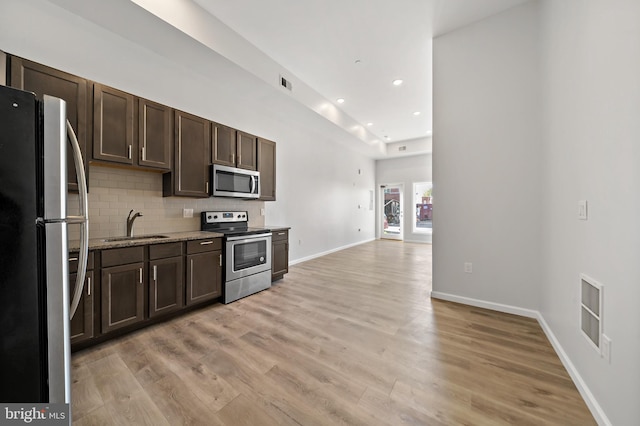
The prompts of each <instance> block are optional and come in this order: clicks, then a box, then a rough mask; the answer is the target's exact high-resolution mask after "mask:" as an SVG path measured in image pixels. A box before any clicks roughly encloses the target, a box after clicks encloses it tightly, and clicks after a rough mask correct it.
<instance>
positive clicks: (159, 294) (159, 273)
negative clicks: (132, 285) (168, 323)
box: [149, 256, 184, 318]
mask: <svg viewBox="0 0 640 426" xmlns="http://www.w3.org/2000/svg"><path fill="white" fill-rule="evenodd" d="M183 263H184V258H183V257H182V256H179V257H171V258H168V259H159V260H152V261H151V262H149V318H154V317H156V316H159V315H163V314H166V313H169V312H173V311H176V310H178V309H180V308H181V307H182V306H183V305H184V287H183V280H184V279H183V276H184V275H183Z"/></svg>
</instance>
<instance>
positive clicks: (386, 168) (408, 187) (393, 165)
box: [376, 154, 436, 243]
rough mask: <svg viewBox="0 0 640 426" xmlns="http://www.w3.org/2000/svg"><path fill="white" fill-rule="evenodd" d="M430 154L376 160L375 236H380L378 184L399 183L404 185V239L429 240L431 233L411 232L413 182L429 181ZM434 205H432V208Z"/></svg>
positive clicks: (430, 177) (412, 220)
mask: <svg viewBox="0 0 640 426" xmlns="http://www.w3.org/2000/svg"><path fill="white" fill-rule="evenodd" d="M431 161H432V159H431V154H423V155H415V156H412V157H402V158H392V159H388V160H378V161H376V238H380V220H381V214H380V211H381V206H380V203H381V200H380V191H379V188H380V185H384V184H396V183H401V184H403V185H404V200H403V206H402V209H403V211H404V219H403V222H402V226H403V236H404V240H405V241H414V242H424V243H430V242H431V234H430V233H429V234H425V233H419V232H413V224H414V221H415V214H413V212H414V211H415V206H414V204H413V184H414V183H415V182H431V180H432V175H431ZM435 208H436V207H435V206H434V209H435Z"/></svg>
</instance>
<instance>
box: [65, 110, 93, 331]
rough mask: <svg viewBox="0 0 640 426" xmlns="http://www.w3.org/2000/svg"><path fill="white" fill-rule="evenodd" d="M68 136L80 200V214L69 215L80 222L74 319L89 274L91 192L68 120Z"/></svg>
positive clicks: (76, 139)
mask: <svg viewBox="0 0 640 426" xmlns="http://www.w3.org/2000/svg"><path fill="white" fill-rule="evenodd" d="M67 136H68V138H69V141H70V142H71V147H72V148H73V162H74V164H75V167H76V176H77V177H78V199H79V202H80V216H69V217H67V223H79V224H80V252H79V253H78V256H79V258H80V259H79V260H78V274H77V275H76V284H75V290H74V293H73V300H72V301H71V308H70V309H69V318H70V319H72V318H73V316H74V315H75V313H76V311H77V310H78V305H79V304H80V298H81V297H82V293H83V292H84V279H85V277H86V275H87V258H88V257H89V202H88V197H89V194H88V192H87V177H86V175H85V173H84V162H83V161H82V151H80V144H79V143H78V138H77V137H76V134H75V132H74V131H73V127H71V123H69V120H67Z"/></svg>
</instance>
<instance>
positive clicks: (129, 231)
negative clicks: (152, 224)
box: [127, 209, 142, 237]
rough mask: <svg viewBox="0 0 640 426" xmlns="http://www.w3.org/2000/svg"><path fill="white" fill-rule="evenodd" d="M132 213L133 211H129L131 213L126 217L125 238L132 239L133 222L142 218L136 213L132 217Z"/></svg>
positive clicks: (140, 214)
mask: <svg viewBox="0 0 640 426" xmlns="http://www.w3.org/2000/svg"><path fill="white" fill-rule="evenodd" d="M132 213H133V209H131V211H130V212H129V216H128V217H127V237H133V222H134V221H135V220H136V218H139V217H140V216H142V213H140V212H138V213H136V214H134V215H133V217H132V216H131V214H132Z"/></svg>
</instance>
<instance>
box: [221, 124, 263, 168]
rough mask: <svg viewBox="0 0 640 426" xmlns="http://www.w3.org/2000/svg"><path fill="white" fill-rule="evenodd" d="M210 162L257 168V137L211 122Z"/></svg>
mask: <svg viewBox="0 0 640 426" xmlns="http://www.w3.org/2000/svg"><path fill="white" fill-rule="evenodd" d="M211 145H212V149H211V162H212V163H214V164H222V165H224V166H231V167H238V168H241V169H247V170H258V161H257V149H258V138H257V137H256V136H253V135H250V134H249V133H245V132H242V131H240V130H236V129H233V128H231V127H227V126H224V125H222V124H218V123H213V142H212V144H211Z"/></svg>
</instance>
